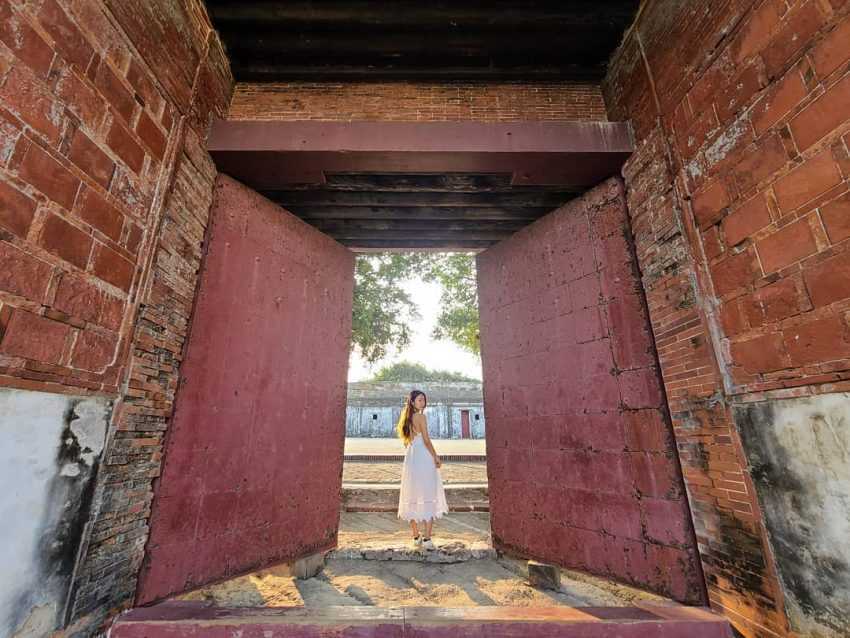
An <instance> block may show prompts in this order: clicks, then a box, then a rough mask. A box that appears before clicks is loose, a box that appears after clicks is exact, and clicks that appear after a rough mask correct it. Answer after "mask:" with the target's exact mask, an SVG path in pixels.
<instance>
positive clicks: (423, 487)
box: [398, 433, 449, 522]
mask: <svg viewBox="0 0 850 638" xmlns="http://www.w3.org/2000/svg"><path fill="white" fill-rule="evenodd" d="M448 511H449V506H448V504H447V503H446V492H445V490H444V489H443V479H442V477H441V476H440V471H439V469H438V468H437V466H436V465H435V464H434V457H432V456H431V453H430V452H429V451H428V448H427V447H426V446H425V440H424V439H423V438H422V435H421V434H419V433H417V434H416V436H414V437H413V441H411V443H410V445H409V446H408V447H407V452H406V453H405V455H404V465H403V466H402V468H401V491H400V492H399V497H398V517H399V518H402V519H404V520H406V521H423V522H427V521H428V520H430V519H432V518H440V517H441V516H442V515H443V514H446V513H448Z"/></svg>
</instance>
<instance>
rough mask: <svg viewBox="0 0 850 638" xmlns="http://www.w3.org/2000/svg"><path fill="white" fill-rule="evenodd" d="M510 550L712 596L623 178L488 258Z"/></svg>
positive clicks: (501, 534)
mask: <svg viewBox="0 0 850 638" xmlns="http://www.w3.org/2000/svg"><path fill="white" fill-rule="evenodd" d="M478 281H479V297H480V302H479V304H480V316H481V346H482V363H483V373H484V406H485V412H486V414H487V469H488V480H489V485H490V511H491V526H492V529H493V539H494V542H495V543H496V545H497V546H498V547H500V548H502V549H507V550H510V551H512V552H513V553H519V554H521V555H527V556H532V557H535V558H540V559H543V560H547V561H551V562H555V563H558V564H560V565H564V566H567V567H573V568H578V569H582V570H587V571H590V572H593V573H596V574H601V575H605V576H610V577H613V578H616V579H619V580H622V581H626V582H629V583H633V584H636V585H639V586H641V587H646V588H649V589H652V590H654V591H657V592H661V593H663V594H665V595H668V596H672V597H674V598H676V599H678V600H682V601H687V602H691V603H701V602H704V590H703V583H702V574H701V572H700V569H699V562H698V559H697V554H696V543H695V539H694V536H693V529H692V527H691V524H690V515H689V513H688V508H687V503H686V501H685V495H684V489H683V487H684V486H683V484H682V477H681V474H680V472H679V468H678V462H677V460H676V456H675V447H674V443H673V438H672V433H671V428H670V421H669V417H668V415H667V412H666V409H665V399H664V395H663V392H662V389H661V380H660V377H659V373H658V368H657V364H656V358H655V352H654V350H653V347H652V337H651V334H650V332H649V325H648V322H647V316H646V310H645V307H644V301H643V295H642V292H641V290H640V281H639V279H638V276H637V274H636V268H635V262H634V255H633V252H632V248H631V245H630V237H629V231H628V222H627V213H626V208H625V198H624V193H623V187H622V182H621V181H620V180H618V179H611V180H609V181H607V182H606V183H604V184H602V185H601V186H598V187H597V188H595V189H593V190H591V191H590V192H588V193H587V194H586V195H584V196H583V197H581V198H579V199H576V200H574V201H573V202H570V203H569V204H567V205H565V206H563V207H562V208H560V209H559V210H557V211H555V212H553V213H550V214H549V215H546V216H545V217H544V218H543V219H541V220H539V221H537V222H535V223H534V224H532V225H531V226H528V227H526V228H524V229H523V230H521V231H520V232H518V233H517V234H516V235H514V236H513V237H511V238H509V239H507V240H505V241H503V242H501V243H499V244H498V245H496V246H494V247H493V248H490V249H488V250H486V251H485V252H483V253H481V254H480V255H479V256H478Z"/></svg>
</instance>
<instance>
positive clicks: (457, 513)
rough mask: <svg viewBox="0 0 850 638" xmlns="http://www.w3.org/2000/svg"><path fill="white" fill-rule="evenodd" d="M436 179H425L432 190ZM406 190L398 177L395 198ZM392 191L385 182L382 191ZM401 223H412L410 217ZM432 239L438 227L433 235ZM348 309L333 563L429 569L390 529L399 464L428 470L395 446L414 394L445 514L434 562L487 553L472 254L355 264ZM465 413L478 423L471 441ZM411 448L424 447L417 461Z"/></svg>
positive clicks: (395, 256) (403, 531) (396, 528)
mask: <svg viewBox="0 0 850 638" xmlns="http://www.w3.org/2000/svg"><path fill="white" fill-rule="evenodd" d="M435 177H436V176H428V178H429V181H430V182H431V184H432V188H433V187H435V186H436V180H435V179H434V178H435ZM441 177H442V180H443V182H444V183H445V182H448V181H450V180H449V179H448V177H447V176H441ZM411 182H412V176H406V179H405V181H404V182H402V180H401V179H400V180H399V181H398V182H396V188H399V187H400V184H401V183H411ZM389 184H390V182H389V181H388V180H386V179H382V180H381V185H382V187H383V188H388V187H389ZM456 188H457V186H456ZM393 192H395V193H399V192H404V191H400V190H395V191H393ZM417 192H431V193H435V195H434V196H439V194H440V193H441V191H417ZM448 192H451V191H448ZM461 192H462V191H461ZM406 212H407V215H408V217H412V216H414V215H416V214H417V212H418V211H417V208H416V207H410V208H409V210H408V211H406ZM442 226H445V224H443V225H442ZM439 227H440V225H438V224H434V225H433V230H432V232H437V231H436V229H437V228H439ZM442 232H446V230H443V231H442ZM411 236H412V237H414V238H415V237H416V232H415V231H414V232H412V233H411ZM353 308H354V310H353V321H352V325H353V329H352V344H351V360H350V365H349V375H348V379H349V383H348V399H347V406H346V428H345V434H346V439H345V458H344V464H343V477H342V492H341V510H342V511H341V514H340V528H339V537H338V550H337V551H338V552H341V553H342V554H344V555H349V554H351V553H352V552H355V553H356V552H358V551H359V552H364V551H365V552H373V551H391V552H394V553H395V555H398V556H405V557H408V556H410V557H414V558H416V557H420V558H429V557H428V556H427V555H426V554H425V553H423V552H422V551H419V550H418V549H417V547H416V546H415V545H414V544H413V540H414V539H413V533H412V530H411V525H410V524H409V523H408V522H406V521H404V520H402V519H400V518H398V517H397V513H398V510H399V499H400V495H401V487H402V485H401V484H402V477H403V468H404V465H405V457H406V456H409V455H415V454H417V453H418V454H419V455H420V456H421V458H422V459H424V461H425V465H426V466H427V467H426V468H425V470H426V471H428V472H430V468H431V465H432V464H433V460H432V459H431V458H430V452H429V451H428V450H427V448H426V447H425V445H424V442H423V441H419V442H414V443H413V444H411V446H410V447H406V446H405V445H404V443H403V441H402V439H401V438H400V436H399V432H398V424H399V422H400V418H401V416H402V411H403V408H404V406H405V404H406V401H407V399H408V397H409V395H410V393H411V392H412V391H414V390H419V391H422V392H424V393H425V395H426V399H427V407H426V408H425V417H426V419H427V424H428V434H429V437H428V438H429V440H430V442H431V444H432V446H433V448H434V451H435V453H436V454H437V457H438V459H439V460H440V463H441V466H440V468H439V469H437V468H436V466H435V467H434V470H433V471H434V472H435V473H436V475H437V476H438V477H439V479H440V482H441V483H442V486H443V489H444V493H445V496H446V501H447V504H448V508H449V512H448V513H446V514H445V515H444V516H442V517H440V518H438V519H436V520H435V521H434V527H433V530H432V531H433V533H432V542H433V543H434V545H435V551H436V556H437V557H439V558H440V560H449V559H451V558H452V557H453V556H458V555H461V554H463V553H468V552H469V551H471V550H475V551H483V550H485V549H487V548H489V547H490V539H489V500H488V492H487V465H486V443H485V435H486V431H485V427H486V426H485V420H484V419H483V418H482V417H483V415H484V398H483V384H482V370H481V361H480V348H479V325H478V300H477V281H476V271H475V255H474V253H470V252H457V253H441V252H421V251H417V252H395V253H365V254H360V255H358V257H357V260H356V265H355V283H354V303H353ZM470 411H472V412H473V413H474V414H476V415H478V416H479V419H478V421H477V422H476V428H475V431H474V432H473V431H472V430H471V428H470V424H469V421H468V419H469V413H470ZM375 417H377V418H375ZM464 419H466V420H464ZM464 423H465V424H466V425H465V426H464ZM464 432H466V437H464V436H463V434H464ZM473 434H474V437H473ZM416 443H421V444H422V446H421V447H422V449H419V450H418V452H417V448H418V446H417V445H416ZM429 461H430V463H429ZM408 462H409V463H410V464H411V466H412V464H413V461H408ZM435 496H436V495H435ZM420 527H421V526H420ZM414 549H417V551H415V552H413V553H411V550H414ZM430 558H433V557H430Z"/></svg>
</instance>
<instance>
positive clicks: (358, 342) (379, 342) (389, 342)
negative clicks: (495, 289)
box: [352, 252, 480, 363]
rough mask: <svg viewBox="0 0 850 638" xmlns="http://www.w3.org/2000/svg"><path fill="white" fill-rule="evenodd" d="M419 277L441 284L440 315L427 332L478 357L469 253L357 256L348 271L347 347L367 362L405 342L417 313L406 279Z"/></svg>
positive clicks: (475, 294) (472, 264)
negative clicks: (351, 286)
mask: <svg viewBox="0 0 850 638" xmlns="http://www.w3.org/2000/svg"><path fill="white" fill-rule="evenodd" d="M417 276H418V277H421V278H422V279H424V280H425V281H434V282H437V283H439V284H440V286H441V287H442V293H441V296H440V307H441V309H440V314H439V315H438V317H437V324H436V326H435V327H434V330H433V332H432V337H433V338H435V339H443V340H449V341H453V342H454V343H456V344H457V345H458V346H460V347H461V348H464V349H465V350H468V351H469V352H471V353H473V354H475V355H479V353H480V348H479V340H478V291H477V287H476V281H475V261H474V256H473V255H471V254H468V253H421V252H420V253H405V254H397V253H378V254H369V255H359V256H358V257H357V260H356V265H355V273H354V313H353V317H352V347H354V348H357V349H359V351H360V354H361V356H362V357H363V358H364V359H365V360H366V361H368V362H369V363H374V362H376V361H379V360H381V359H382V358H384V357H385V356H386V354H387V349H388V348H389V347H390V346H394V347H395V348H397V349H398V350H403V349H404V348H405V347H407V346H408V345H409V344H410V322H412V321H414V320H416V319H418V318H419V317H420V314H419V312H418V309H417V307H416V305H415V303H414V302H413V300H412V297H411V294H410V292H411V291H410V290H409V289H408V288H406V286H407V285H409V284H408V282H407V281H406V280H408V279H410V278H412V277H417Z"/></svg>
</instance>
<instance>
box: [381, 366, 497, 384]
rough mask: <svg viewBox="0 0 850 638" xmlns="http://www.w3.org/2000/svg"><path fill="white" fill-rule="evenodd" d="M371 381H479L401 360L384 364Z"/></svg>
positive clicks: (456, 373)
mask: <svg viewBox="0 0 850 638" xmlns="http://www.w3.org/2000/svg"><path fill="white" fill-rule="evenodd" d="M369 381H414V382H415V381H479V382H480V379H475V378H473V377H468V376H466V375H464V374H461V373H459V372H449V371H448V370H431V369H430V368H426V367H425V366H423V365H421V364H419V363H412V362H410V361H399V362H398V363H394V364H392V365H389V366H384V367H383V368H381V369H380V370H378V372H376V373H375V375H374V376H373V377H372V378H371V379H369Z"/></svg>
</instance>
